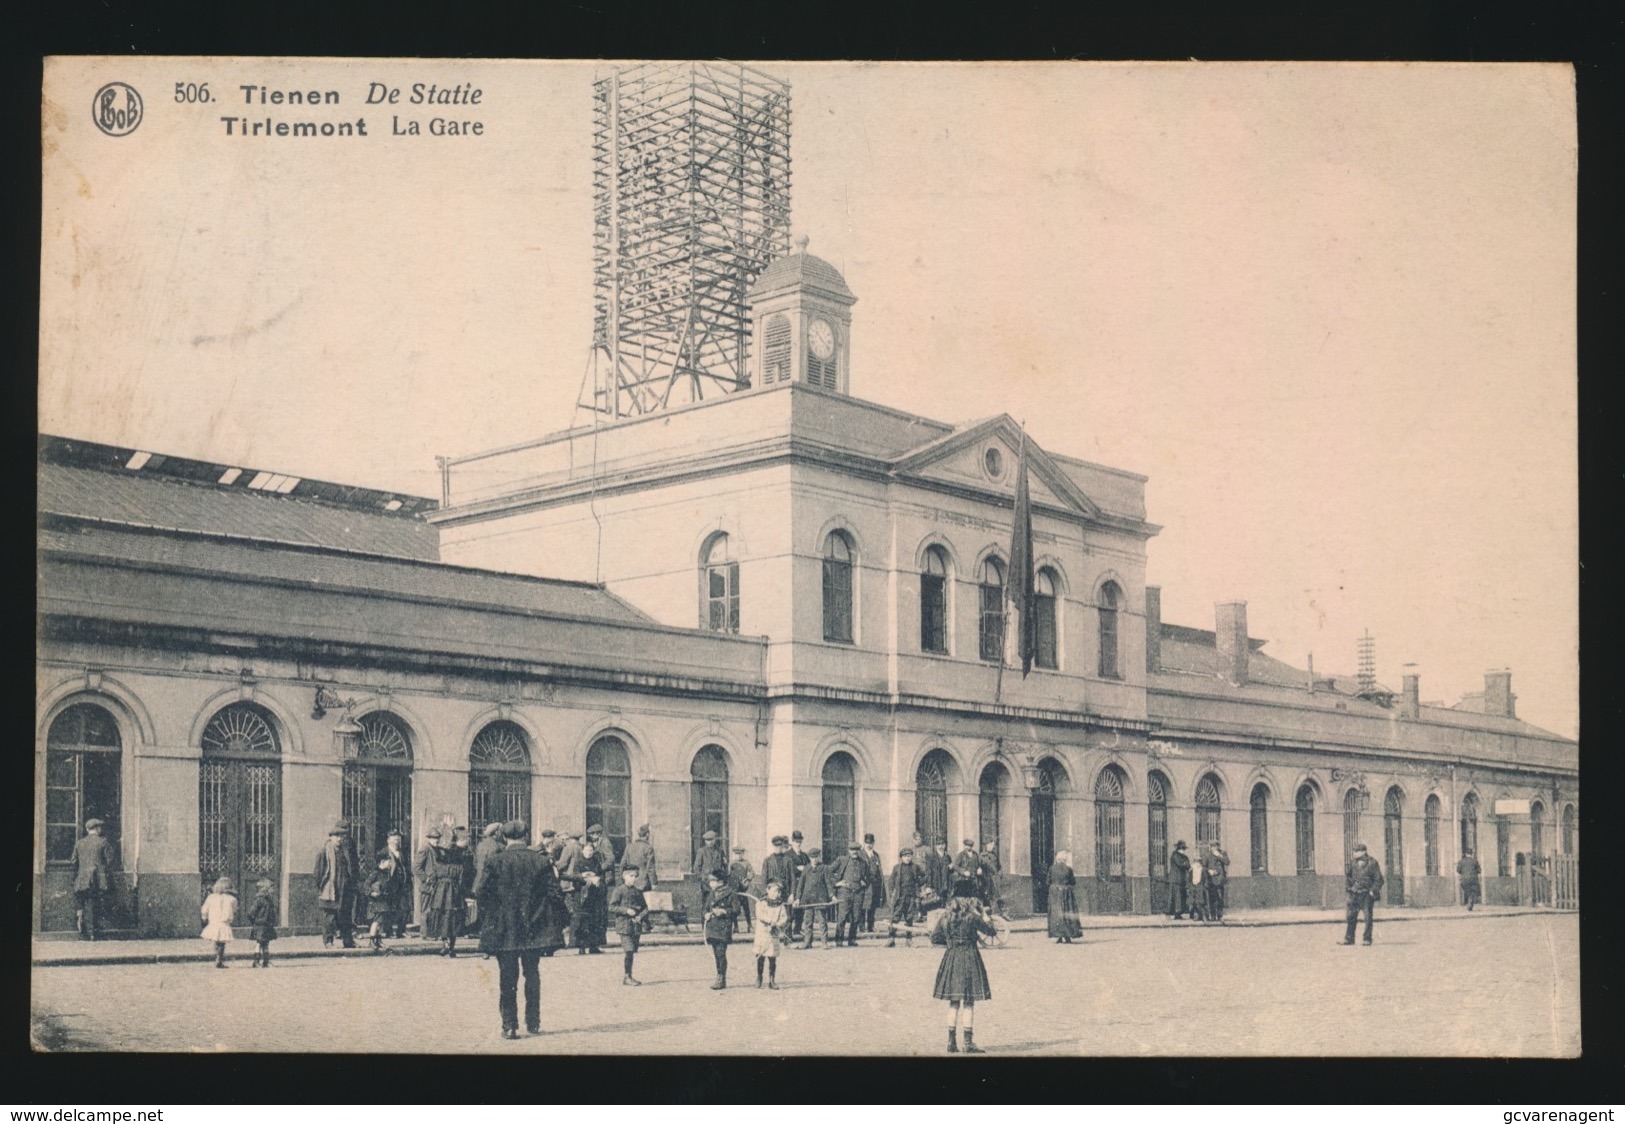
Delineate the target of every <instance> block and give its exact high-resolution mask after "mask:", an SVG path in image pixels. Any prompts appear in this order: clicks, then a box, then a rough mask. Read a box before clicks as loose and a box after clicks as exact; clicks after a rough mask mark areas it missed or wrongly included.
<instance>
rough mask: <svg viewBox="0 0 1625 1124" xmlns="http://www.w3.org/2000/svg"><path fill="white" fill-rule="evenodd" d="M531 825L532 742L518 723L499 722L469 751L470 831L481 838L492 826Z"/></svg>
mask: <svg viewBox="0 0 1625 1124" xmlns="http://www.w3.org/2000/svg"><path fill="white" fill-rule="evenodd" d="M509 820H523V821H525V823H527V824H528V823H530V739H529V738H527V737H526V736H525V731H524V729H523V728H521V727H520V726H519V724H518V723H517V722H509V721H505V720H498V721H496V722H492V723H490V724H489V725H487V726H486V727H485V728H484V729H482V730H481V731H480V732H479V733H478V734H475V735H474V744H473V745H471V746H469V748H468V829H469V831H471V832H473V833H474V836H475V838H479V834H480V830H481V829H482V828H483V827H485V825H486V824H489V823H507V822H508V821H509Z"/></svg>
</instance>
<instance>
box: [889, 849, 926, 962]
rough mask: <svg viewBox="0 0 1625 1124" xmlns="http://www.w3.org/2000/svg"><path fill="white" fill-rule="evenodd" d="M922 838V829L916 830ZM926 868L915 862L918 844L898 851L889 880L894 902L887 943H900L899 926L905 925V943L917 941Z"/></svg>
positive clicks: (891, 900)
mask: <svg viewBox="0 0 1625 1124" xmlns="http://www.w3.org/2000/svg"><path fill="white" fill-rule="evenodd" d="M914 835H915V838H919V832H915V833H914ZM925 884H926V879H925V872H924V871H923V870H921V869H920V868H919V867H918V866H916V865H915V864H914V848H912V847H904V848H903V849H902V850H901V851H899V852H898V853H897V865H896V866H894V867H892V870H891V877H890V878H889V879H888V880H887V882H886V900H887V901H888V902H889V903H890V904H891V920H890V923H889V924H887V926H886V947H887V948H896V947H897V926H898V925H902V926H903V943H904V944H905V945H909V946H910V947H912V946H913V944H914V926H915V925H917V924H919V922H920V890H921V889H922V888H923V887H924V886H925Z"/></svg>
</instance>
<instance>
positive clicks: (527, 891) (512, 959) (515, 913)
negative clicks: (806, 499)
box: [474, 820, 553, 1038]
mask: <svg viewBox="0 0 1625 1124" xmlns="http://www.w3.org/2000/svg"><path fill="white" fill-rule="evenodd" d="M502 834H503V835H504V836H505V837H506V841H507V842H506V846H505V847H504V848H503V850H501V851H499V852H498V853H497V854H495V855H492V856H491V857H490V858H489V859H487V860H486V862H485V866H484V867H483V868H482V869H481V871H480V876H479V880H478V881H477V882H476V883H475V885H474V896H475V898H476V900H478V902H479V903H480V916H481V917H482V918H483V919H484V921H483V923H482V924H481V926H480V949H481V951H483V952H488V953H490V954H491V955H492V956H495V957H496V960H497V1011H498V1013H499V1014H500V1015H501V1018H502V1037H504V1038H518V1037H519V1001H518V994H517V992H518V987H519V977H520V975H521V974H523V975H524V977H525V1029H526V1030H527V1031H529V1032H530V1033H531V1034H538V1033H540V1032H541V1024H542V977H541V974H540V973H539V972H538V971H537V966H536V965H537V960H538V959H539V958H540V957H541V955H542V945H543V933H542V930H543V927H544V924H545V922H544V914H545V912H546V910H547V909H548V897H549V889H550V886H551V884H552V881H553V880H552V878H550V877H549V876H550V875H552V873H553V871H552V867H551V864H549V862H548V860H547V857H546V856H545V855H542V854H540V853H538V852H536V851H532V850H529V849H528V848H527V847H526V846H525V838H526V835H527V831H526V825H525V823H524V822H523V821H522V820H511V821H509V822H508V823H506V824H504V825H503V828H502Z"/></svg>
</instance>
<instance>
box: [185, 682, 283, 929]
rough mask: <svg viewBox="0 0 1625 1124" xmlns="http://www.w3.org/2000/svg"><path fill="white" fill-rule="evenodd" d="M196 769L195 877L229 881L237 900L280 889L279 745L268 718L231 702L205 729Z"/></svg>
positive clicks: (208, 882)
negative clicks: (262, 889)
mask: <svg viewBox="0 0 1625 1124" xmlns="http://www.w3.org/2000/svg"><path fill="white" fill-rule="evenodd" d="M202 749H203V756H202V759H201V760H200V761H199V763H198V841H197V847H198V858H197V863H198V873H199V875H200V876H201V878H202V881H203V884H204V885H205V886H208V885H211V884H212V883H213V882H214V880H215V879H217V878H221V877H225V878H230V879H231V880H232V881H233V882H234V883H236V885H237V893H238V895H239V896H240V897H241V898H242V900H244V901H247V900H249V897H250V895H251V894H252V891H253V885H254V883H255V882H256V881H258V880H259V879H261V878H269V879H270V880H271V882H272V883H273V884H274V885H276V886H277V887H278V890H279V892H280V887H281V877H280V876H281V873H282V871H281V866H282V864H281V854H282V847H281V843H280V839H281V835H282V747H281V745H280V743H279V742H278V741H277V736H276V730H275V728H274V727H273V726H272V724H271V717H270V715H269V714H268V713H267V712H266V711H265V710H263V709H261V708H260V707H258V706H255V705H254V704H253V703H249V702H240V703H233V704H232V705H231V706H228V707H226V708H225V709H224V710H222V711H220V712H219V713H218V714H216V715H215V716H214V717H213V718H211V719H209V724H208V725H207V726H205V727H204V728H203V738H202Z"/></svg>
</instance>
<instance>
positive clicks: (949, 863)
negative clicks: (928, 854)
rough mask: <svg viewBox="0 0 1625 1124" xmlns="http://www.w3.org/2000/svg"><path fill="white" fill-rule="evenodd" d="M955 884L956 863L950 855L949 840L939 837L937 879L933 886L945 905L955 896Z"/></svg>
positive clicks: (938, 898)
mask: <svg viewBox="0 0 1625 1124" xmlns="http://www.w3.org/2000/svg"><path fill="white" fill-rule="evenodd" d="M953 884H954V864H953V860H952V859H950V858H949V857H948V840H947V839H944V838H941V837H938V839H937V880H936V882H934V883H933V887H934V888H935V890H936V891H937V900H938V901H940V902H941V903H942V904H943V905H947V904H948V899H949V898H951V897H952V896H953Z"/></svg>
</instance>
